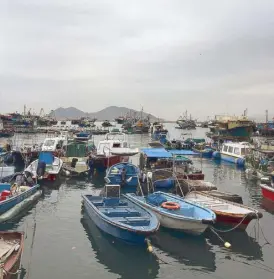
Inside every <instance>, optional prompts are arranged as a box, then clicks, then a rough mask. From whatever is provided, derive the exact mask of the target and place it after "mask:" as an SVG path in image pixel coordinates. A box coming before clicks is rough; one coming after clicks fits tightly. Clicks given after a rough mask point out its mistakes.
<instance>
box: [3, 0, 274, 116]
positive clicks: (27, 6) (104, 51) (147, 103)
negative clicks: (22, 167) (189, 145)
mask: <svg viewBox="0 0 274 279" xmlns="http://www.w3.org/2000/svg"><path fill="white" fill-rule="evenodd" d="M273 15H274V1H273V0H269V1H267V0H257V1H256V0H240V1H239V0H230V1H225V0H223V1H220V0H200V1H198V0H196V1H195V0H192V1H190V0H189V1H184V0H178V1H175V0H174V1H172V0H166V1H163V0H155V1H154V0H138V1H133V0H125V1H119V0H109V1H104V0H85V1H84V0H39V1H38V0H24V1H22V0H17V1H15V0H1V1H0V97H1V99H0V112H8V111H15V110H19V111H22V110H23V105H24V104H26V105H27V106H28V107H32V108H34V109H35V110H36V111H39V110H40V108H41V107H43V108H44V109H45V110H46V111H47V110H50V109H55V108H57V107H59V106H63V107H68V106H75V107H77V108H79V109H81V110H84V111H87V112H94V111H97V110H101V109H103V108H104V107H106V106H110V105H117V106H126V107H129V108H133V109H139V108H140V107H141V105H143V106H144V110H145V111H147V112H150V113H152V114H154V115H156V116H159V117H164V118H166V119H174V118H177V117H178V116H179V115H180V114H182V112H183V111H185V110H186V109H187V110H188V111H189V112H190V113H192V114H193V116H196V117H197V118H200V119H201V118H205V117H206V116H207V115H213V114H215V113H216V114H218V113H236V114H240V113H243V111H244V109H245V108H247V107H248V109H249V110H248V112H249V114H250V115H257V114H264V111H265V109H269V111H270V114H271V116H272V114H274V108H273V105H274V16H273ZM273 116H274V115H273Z"/></svg>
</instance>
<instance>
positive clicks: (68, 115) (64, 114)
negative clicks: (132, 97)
mask: <svg viewBox="0 0 274 279" xmlns="http://www.w3.org/2000/svg"><path fill="white" fill-rule="evenodd" d="M127 113H130V114H131V115H132V116H133V115H135V114H136V115H140V112H139V111H136V110H133V109H129V108H126V107H116V106H110V107H107V108H104V109H102V110H100V111H97V112H89V113H88V112H84V111H81V110H79V109H77V108H75V107H69V108H62V107H60V108H57V109H55V110H53V111H52V112H51V114H50V115H51V116H53V117H55V118H56V119H57V120H61V119H78V118H81V117H90V118H96V119H98V120H110V121H113V120H114V119H115V118H116V117H119V116H121V115H126V114H127ZM148 115H150V119H151V121H155V120H157V119H158V117H156V116H154V115H151V114H149V113H147V112H143V117H146V116H148Z"/></svg>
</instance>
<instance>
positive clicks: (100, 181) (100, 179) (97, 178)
mask: <svg viewBox="0 0 274 279" xmlns="http://www.w3.org/2000/svg"><path fill="white" fill-rule="evenodd" d="M104 177H105V174H101V173H95V174H94V175H93V176H92V178H91V179H89V178H88V177H87V176H84V177H81V178H79V177H70V178H66V179H65V184H67V185H69V187H74V188H78V189H79V188H80V189H85V188H87V187H89V186H93V188H99V189H100V188H102V187H103V186H104V185H105V180H104Z"/></svg>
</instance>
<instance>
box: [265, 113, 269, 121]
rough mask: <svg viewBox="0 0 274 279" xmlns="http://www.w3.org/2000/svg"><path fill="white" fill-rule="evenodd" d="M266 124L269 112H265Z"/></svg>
mask: <svg viewBox="0 0 274 279" xmlns="http://www.w3.org/2000/svg"><path fill="white" fill-rule="evenodd" d="M265 123H268V110H266V111H265Z"/></svg>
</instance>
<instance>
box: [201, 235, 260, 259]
mask: <svg viewBox="0 0 274 279" xmlns="http://www.w3.org/2000/svg"><path fill="white" fill-rule="evenodd" d="M219 235H220V236H221V237H222V238H223V239H224V240H225V241H228V242H229V243H230V244H231V248H229V251H230V252H231V253H232V254H233V255H235V256H239V257H240V258H245V259H247V260H262V259H263V252H262V247H261V246H260V244H259V243H258V242H257V240H256V239H255V238H253V237H251V236H249V235H248V234H247V232H246V231H237V230H235V231H232V232H229V233H223V234H221V233H219ZM206 237H208V240H209V242H210V243H211V244H212V245H216V246H217V245H218V246H220V247H223V243H222V242H221V241H220V239H219V238H218V237H217V236H216V235H215V234H213V233H212V232H208V233H207V234H206ZM224 249H225V248H224Z"/></svg>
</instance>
